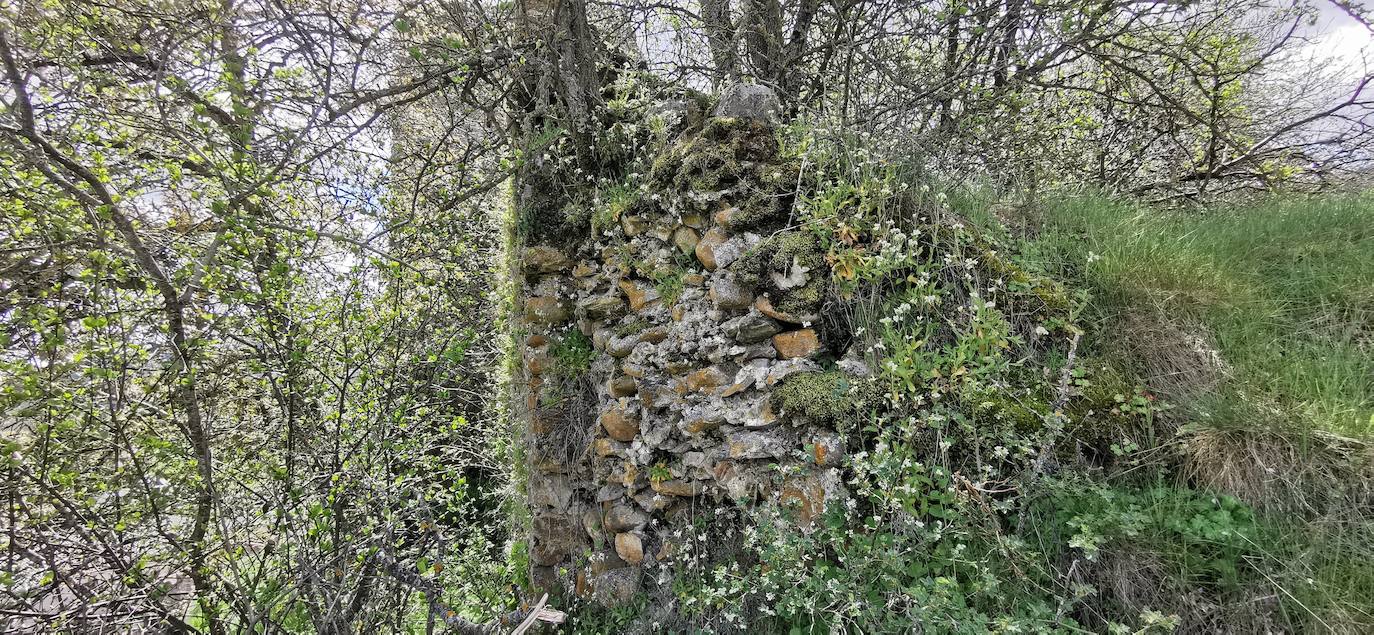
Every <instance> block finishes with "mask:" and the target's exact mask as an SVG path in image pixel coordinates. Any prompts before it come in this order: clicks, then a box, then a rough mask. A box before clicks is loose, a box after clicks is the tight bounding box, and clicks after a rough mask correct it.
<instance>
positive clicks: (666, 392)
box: [521, 86, 863, 604]
mask: <svg viewBox="0 0 1374 635" xmlns="http://www.w3.org/2000/svg"><path fill="white" fill-rule="evenodd" d="M775 110H776V100H775V99H773V98H772V96H771V95H770V94H768V93H767V91H766V89H760V88H757V87H749V86H745V87H736V88H735V89H733V90H731V91H729V92H727V94H726V95H724V96H723V97H722V99H721V100H720V103H719V104H718V105H717V106H716V110H715V112H714V113H713V114H714V116H712V117H705V118H701V119H700V120H699V121H698V122H696V123H695V124H690V125H687V126H686V127H685V128H683V129H681V131H680V134H679V136H678V137H677V139H676V140H675V141H674V142H672V143H670V144H668V146H667V147H666V148H663V150H662V152H661V156H659V157H657V160H656V161H655V163H654V166H653V170H652V173H651V174H650V175H649V178H648V185H647V187H645V188H642V189H641V190H640V191H638V192H637V193H635V194H634V195H633V196H632V197H628V198H627V200H625V201H623V202H621V204H619V205H618V206H617V207H614V208H613V209H612V211H613V213H612V214H610V215H606V214H603V216H602V218H601V219H600V221H601V222H600V223H598V222H597V219H596V218H594V219H593V221H592V228H593V232H594V235H593V236H592V237H591V238H589V239H583V240H566V241H560V240H557V239H550V240H546V241H545V242H544V243H542V244H541V243H536V244H532V245H529V246H527V247H525V248H524V252H523V255H522V263H523V274H524V276H525V279H524V291H523V293H522V296H521V302H522V307H523V323H524V325H525V330H526V332H527V337H526V338H525V340H524V342H523V350H522V353H523V361H524V375H523V377H522V378H521V380H522V382H523V385H524V387H525V388H526V389H527V390H526V394H525V398H524V400H523V402H524V406H525V409H526V416H527V422H528V458H529V474H528V495H529V505H530V510H531V514H532V524H531V545H530V546H531V553H530V555H531V561H532V567H533V571H532V575H533V579H534V581H535V582H536V584H538V585H540V586H543V587H545V588H563V589H571V590H573V591H575V592H578V593H580V594H584V595H590V596H592V597H594V598H596V599H598V600H600V601H602V602H603V603H606V604H615V603H619V602H623V601H625V600H628V599H629V598H631V597H633V595H634V594H635V593H636V592H638V590H639V589H640V588H641V580H642V579H643V576H642V575H641V573H642V570H643V568H644V567H645V566H647V565H648V564H651V563H656V562H671V561H672V558H673V556H674V553H675V551H676V550H677V547H678V545H676V544H675V540H678V538H677V531H676V530H677V529H680V528H681V527H683V526H684V525H685V524H687V523H689V522H690V521H691V517H692V516H693V514H696V513H699V512H700V510H702V509H706V508H709V507H711V506H713V505H714V506H722V505H723V506H743V507H749V506H753V505H771V504H781V505H784V506H786V507H788V508H789V509H791V510H793V511H792V512H791V513H794V514H795V518H796V520H797V522H799V523H803V524H805V523H810V522H811V521H812V520H813V519H814V518H815V517H816V515H817V514H819V513H820V512H821V511H822V510H823V509H824V508H825V506H826V505H828V504H833V502H834V500H835V499H836V498H837V497H839V496H841V495H842V490H841V485H840V478H839V473H838V471H837V470H836V469H835V466H837V465H838V464H839V461H840V459H841V456H842V454H843V447H842V444H841V442H840V437H839V435H838V434H837V433H836V432H835V431H834V427H835V425H836V423H837V419H838V418H840V417H843V416H845V412H846V409H845V408H844V407H843V405H844V404H845V403H846V400H847V399H849V398H850V397H849V395H848V394H847V389H848V386H849V385H850V384H849V382H848V381H847V376H846V372H851V373H858V374H861V373H863V368H862V365H861V364H859V363H858V362H856V361H855V360H852V359H845V358H844V351H843V350H839V347H840V346H841V345H842V344H844V342H839V341H835V340H837V338H838V337H839V336H830V335H828V334H826V333H825V332H824V330H823V329H822V328H821V327H820V325H819V323H818V322H819V316H820V312H821V309H822V304H823V302H824V300H825V298H826V292H827V289H828V285H830V280H829V271H830V269H829V267H828V266H827V265H826V263H825V262H824V259H823V252H822V251H821V246H820V244H819V242H818V239H817V237H816V235H815V234H813V233H812V232H811V230H809V229H807V228H799V227H793V226H792V223H793V220H794V214H793V209H792V206H793V192H795V190H796V182H797V178H798V167H797V166H796V165H795V164H794V163H792V162H789V161H787V160H785V159H784V158H783V157H781V156H780V155H779V149H778V145H777V141H776V140H775V137H774V131H773V130H772V129H771V127H770V125H771V124H770V121H771V118H772V116H773V112H775ZM665 111H666V112H667V113H668V114H669V115H673V114H680V113H673V112H672V110H671V109H666V110H665ZM824 367H828V368H829V370H824ZM778 466H783V467H784V468H788V469H782V470H779V469H778Z"/></svg>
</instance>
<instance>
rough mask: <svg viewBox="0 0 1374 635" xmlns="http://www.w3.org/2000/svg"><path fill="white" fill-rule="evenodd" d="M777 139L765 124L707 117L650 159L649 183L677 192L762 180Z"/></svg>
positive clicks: (770, 160) (719, 188)
mask: <svg viewBox="0 0 1374 635" xmlns="http://www.w3.org/2000/svg"><path fill="white" fill-rule="evenodd" d="M777 156H778V141H777V139H776V138H775V137H774V136H773V131H772V129H771V128H769V127H768V126H766V125H764V124H762V123H760V122H757V121H745V120H740V119H732V118H729V117H713V118H711V119H708V120H707V121H706V123H705V125H703V126H702V129H701V131H700V132H698V133H697V134H695V135H690V136H688V137H686V138H685V139H683V140H682V141H680V142H679V143H677V144H676V145H675V146H673V147H672V148H671V149H670V150H669V151H668V152H666V153H664V154H663V156H661V157H659V159H658V160H657V161H655V162H654V165H653V168H652V169H651V171H650V175H651V179H652V181H653V183H654V184H655V185H657V186H659V187H664V188H672V189H675V190H678V191H698V192H710V191H718V190H722V189H726V188H729V187H732V186H734V185H735V184H736V183H738V182H740V181H741V180H743V179H748V178H754V179H755V180H758V181H762V178H761V172H760V171H761V170H763V169H765V167H766V165H767V164H770V163H774V162H775V160H776V158H777Z"/></svg>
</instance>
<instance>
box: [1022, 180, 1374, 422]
mask: <svg viewBox="0 0 1374 635" xmlns="http://www.w3.org/2000/svg"><path fill="white" fill-rule="evenodd" d="M1030 220H1031V221H1032V222H1034V223H1036V224H1037V225H1038V226H1039V233H1038V235H1037V236H1036V237H1035V240H1032V241H1030V242H1029V249H1028V254H1027V257H1028V258H1029V259H1032V260H1038V261H1039V262H1040V263H1041V264H1042V265H1043V266H1045V267H1046V268H1048V269H1050V270H1053V271H1056V272H1058V273H1060V274H1062V275H1065V276H1067V277H1068V278H1070V279H1072V280H1077V281H1079V282H1081V284H1082V285H1083V286H1084V287H1086V288H1088V289H1089V290H1090V291H1091V293H1092V299H1093V301H1092V303H1091V305H1090V306H1091V317H1092V319H1095V320H1097V321H1098V322H1099V323H1100V326H1102V327H1106V326H1109V323H1112V322H1116V323H1118V324H1116V325H1117V326H1124V327H1126V328H1125V330H1126V331H1133V330H1138V329H1142V328H1143V329H1146V331H1147V332H1145V333H1136V334H1134V335H1132V334H1131V333H1128V334H1127V336H1128V337H1127V340H1128V341H1129V342H1130V343H1131V344H1133V345H1135V346H1137V347H1138V348H1137V350H1136V352H1137V353H1139V354H1141V355H1142V356H1143V359H1141V360H1139V361H1140V362H1141V363H1142V364H1143V365H1145V367H1146V370H1147V371H1156V376H1155V377H1153V379H1154V380H1156V382H1158V383H1159V384H1160V385H1161V387H1168V388H1173V389H1174V390H1177V391H1183V392H1186V393H1188V395H1187V396H1190V397H1197V398H1199V400H1200V401H1199V403H1195V404H1192V405H1194V406H1195V407H1196V410H1197V414H1201V415H1205V416H1207V417H1209V418H1211V420H1212V423H1213V424H1214V425H1218V426H1221V425H1228V424H1236V425H1245V426H1253V425H1255V424H1257V423H1264V424H1281V425H1285V426H1298V427H1303V428H1310V429H1317V430H1326V431H1330V432H1333V433H1337V434H1342V435H1349V436H1354V437H1366V436H1368V435H1370V434H1371V433H1374V197H1370V196H1350V197H1342V198H1330V199H1304V198H1297V199H1275V200H1271V201H1268V202H1263V203H1259V204H1254V205H1247V206H1243V207H1233V208H1227V209H1218V210H1213V211H1209V212H1180V213H1173V214H1170V213H1167V212H1160V211H1155V210H1149V209H1146V208H1142V207H1137V206H1133V205H1127V204H1121V203H1113V202H1110V201H1106V200H1101V199H1095V198H1075V199H1066V200H1060V201H1055V202H1051V203H1049V204H1047V205H1045V206H1043V208H1042V209H1041V210H1040V211H1039V212H1038V218H1033V219H1030ZM1132 326H1134V327H1136V328H1135V329H1132V328H1131V327H1132ZM1092 330H1093V331H1094V332H1096V333H1098V334H1101V335H1103V336H1104V337H1111V338H1115V336H1116V334H1117V332H1118V329H1115V328H1094V329H1092ZM1156 331H1159V332H1156ZM1168 333H1175V334H1180V335H1183V336H1184V337H1186V338H1198V341H1197V342H1196V343H1197V344H1199V345H1200V346H1206V347H1207V348H1210V349H1213V350H1216V351H1217V352H1218V353H1219V354H1220V358H1219V359H1218V360H1217V361H1219V362H1221V363H1220V364H1218V374H1219V375H1222V376H1221V377H1212V378H1207V379H1210V380H1212V381H1213V382H1215V385H1212V384H1208V385H1207V386H1198V385H1196V383H1195V382H1196V380H1197V379H1198V377H1197V376H1196V375H1197V373H1198V372H1200V371H1199V370H1198V369H1195V368H1186V367H1179V368H1167V367H1158V366H1160V365H1166V364H1168V363H1170V362H1178V361H1180V360H1168V359H1155V358H1153V355H1168V354H1169V351H1163V350H1158V348H1157V347H1158V346H1160V345H1167V344H1169V342H1158V341H1156V342H1153V345H1154V346H1152V342H1150V341H1149V340H1158V339H1159V338H1161V337H1163V338H1164V339H1168V335H1167V334H1168ZM1104 344H1106V343H1105V342H1104ZM1152 348H1153V349H1154V350H1151V349H1152ZM1151 365H1154V366H1156V367H1151ZM1165 371H1173V373H1174V374H1173V375H1172V376H1171V375H1170V374H1169V373H1168V372H1165ZM1190 384H1191V385H1190ZM1204 387H1209V388H1211V390H1206V391H1201V390H1199V389H1201V388H1204ZM1236 401H1246V402H1252V403H1253V404H1254V406H1253V407H1250V408H1237V407H1235V405H1236V404H1235V403H1234V402H1236Z"/></svg>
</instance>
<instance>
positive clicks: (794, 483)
mask: <svg viewBox="0 0 1374 635" xmlns="http://www.w3.org/2000/svg"><path fill="white" fill-rule="evenodd" d="M778 501H779V502H780V503H782V504H783V505H785V506H789V507H795V508H796V510H797V521H798V523H799V524H800V525H801V526H803V527H808V526H810V525H811V523H813V522H815V520H816V518H817V517H819V516H820V515H821V512H824V511H825V488H824V487H822V486H821V484H820V482H819V481H817V480H816V478H815V477H806V478H798V479H793V480H791V481H789V482H788V483H786V484H785V485H783V488H782V492H781V493H779V494H778Z"/></svg>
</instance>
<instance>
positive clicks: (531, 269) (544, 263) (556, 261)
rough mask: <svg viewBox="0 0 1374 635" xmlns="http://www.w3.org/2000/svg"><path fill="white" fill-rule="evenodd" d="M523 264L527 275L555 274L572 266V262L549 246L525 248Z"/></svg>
mask: <svg viewBox="0 0 1374 635" xmlns="http://www.w3.org/2000/svg"><path fill="white" fill-rule="evenodd" d="M521 264H522V266H523V268H524V270H525V272H526V273H554V272H556V271H562V270H564V269H567V268H568V267H569V266H571V265H572V261H571V260H568V257H567V256H566V255H565V254H564V253H563V252H562V251H559V250H558V249H556V248H554V247H549V246H548V245H534V246H533V247H526V248H525V256H524V258H523V259H521Z"/></svg>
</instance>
